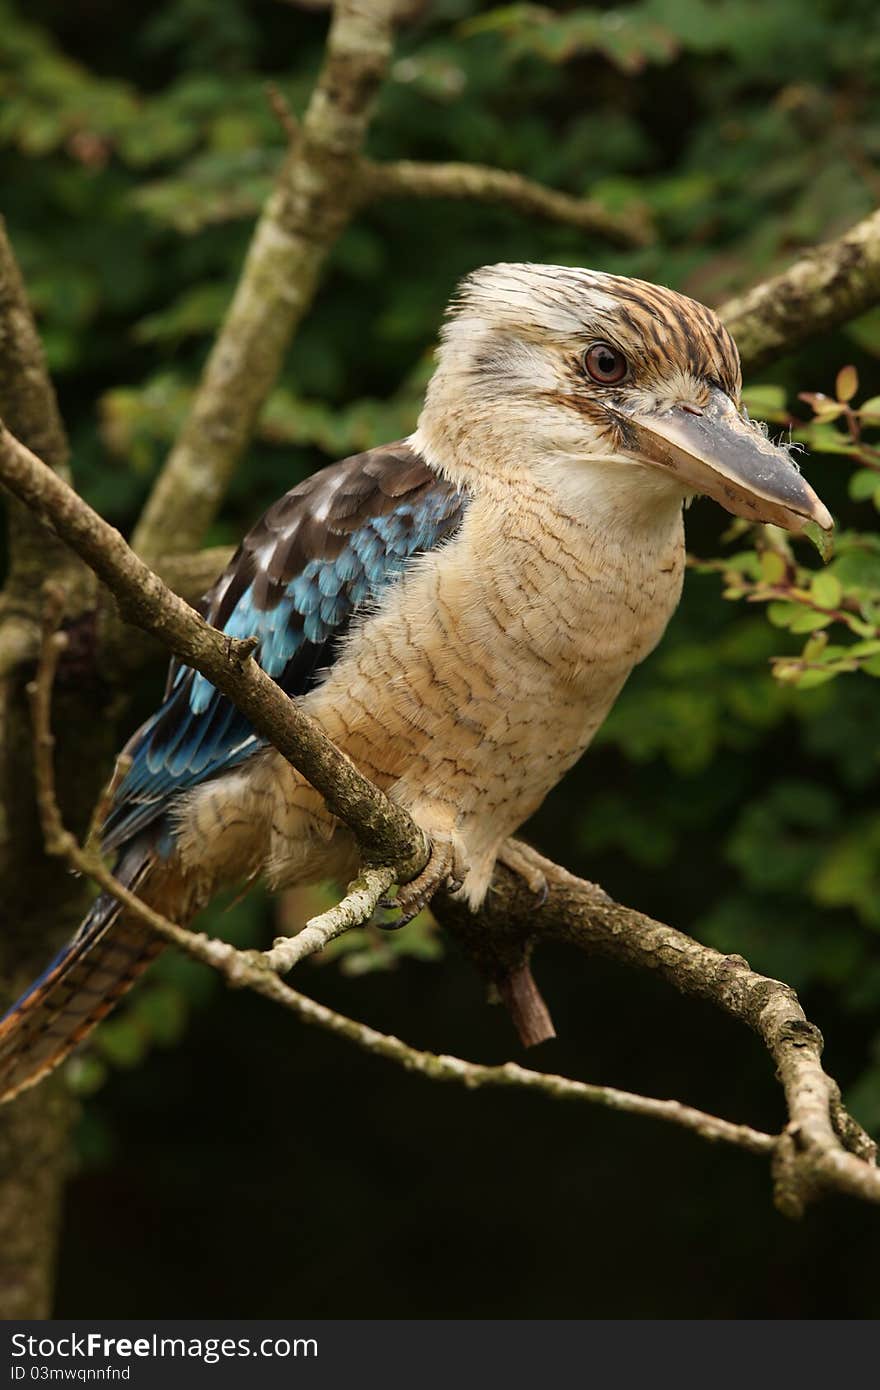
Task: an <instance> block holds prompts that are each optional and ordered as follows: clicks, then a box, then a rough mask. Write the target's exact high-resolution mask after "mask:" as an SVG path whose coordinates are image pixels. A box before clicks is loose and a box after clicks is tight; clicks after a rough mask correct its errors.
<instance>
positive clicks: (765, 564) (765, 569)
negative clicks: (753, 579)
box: [761, 550, 785, 584]
mask: <svg viewBox="0 0 880 1390" xmlns="http://www.w3.org/2000/svg"><path fill="white" fill-rule="evenodd" d="M761 578H762V579H763V580H764V582H765V583H766V584H778V583H780V581H781V580H782V579H784V578H785V560H784V558H783V556H782V555H780V553H779V551H778V550H765V551H764V553H763V555H762V556H761Z"/></svg>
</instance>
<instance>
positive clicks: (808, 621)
mask: <svg viewBox="0 0 880 1390" xmlns="http://www.w3.org/2000/svg"><path fill="white" fill-rule="evenodd" d="M833 622H834V618H833V617H832V616H831V614H830V613H814V612H813V610H812V609H811V608H802V609H800V611H799V612H798V613H796V614H795V616H794V617H793V618H792V620H791V622H790V623H789V624H788V628H789V631H790V632H817V631H818V629H819V628H820V627H827V626H828V624H829V623H833Z"/></svg>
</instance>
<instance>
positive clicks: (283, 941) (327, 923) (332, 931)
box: [264, 866, 394, 975]
mask: <svg viewBox="0 0 880 1390" xmlns="http://www.w3.org/2000/svg"><path fill="white" fill-rule="evenodd" d="M393 883H394V870H393V869H389V868H388V867H387V866H380V867H378V868H370V867H367V868H365V869H364V870H363V872H362V873H361V874H360V875H359V876H358V878H356V879H355V881H354V883H350V884H349V885H348V890H347V892H346V894H345V897H344V898H342V899H340V901H339V902H338V903H337V904H336V905H335V907H331V908H329V909H328V910H327V911H326V912H322V913H320V914H319V915H318V916H317V917H312V918H310V920H309V921H308V922H306V924H305V926H304V927H303V929H302V931H300V932H297V934H296V936H279V937H277V939H276V940H275V941H274V942H273V943H272V949H271V951H266V952H265V953H264V958H265V961H266V964H267V965H268V966H269V968H270V969H271V970H274V971H275V972H276V974H278V975H286V974H287V973H288V971H289V970H292V969H293V967H294V966H295V965H298V964H299V962H300V961H301V960H304V959H305V957H306V956H311V955H314V954H315V952H316V951H323V949H324V947H325V946H327V945H329V944H330V942H331V941H334V940H335V939H336V937H337V936H342V934H343V932H347V931H350V930H351V928H352V927H360V926H363V924H364V922H368V921H369V919H370V917H371V916H372V915H373V913H374V912H375V910H376V906H377V904H378V902H379V899H380V898H381V897H382V896H383V894H384V893H387V892H388V889H389V888H390V887H391V886H392V884H393Z"/></svg>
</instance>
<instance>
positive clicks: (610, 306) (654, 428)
mask: <svg viewBox="0 0 880 1390" xmlns="http://www.w3.org/2000/svg"><path fill="white" fill-rule="evenodd" d="M741 385H742V379H741V373H740V363H739V354H738V352H737V349H736V345H735V343H734V341H733V339H732V338H731V336H730V334H729V333H728V331H727V329H726V328H725V327H724V325H723V323H722V322H721V320H720V319H719V318H718V316H717V315H716V314H714V313H713V312H712V310H711V309H707V308H706V307H705V306H704V305H702V304H698V303H697V302H696V301H695V300H693V299H688V298H686V297H685V296H684V295H680V294H675V293H674V292H673V291H672V290H668V289H663V288H661V287H660V286H658V285H651V284H647V283H646V282H645V281H643V280H631V279H628V278H624V277H622V276H617V275H605V274H601V273H599V272H597V271H591V270H581V269H574V268H570V267H565V266H551V265H528V264H501V265H494V266H486V267H484V268H483V269H482V270H478V271H475V272H474V273H473V274H472V275H469V276H468V277H467V279H465V280H464V281H463V282H462V284H461V285H460V287H459V289H458V292H457V294H456V297H455V299H454V300H453V302H452V304H451V306H450V310H449V316H448V319H447V322H446V325H445V327H444V331H443V340H442V345H441V349H440V354H439V360H438V366H437V370H436V372H435V374H434V377H433V378H432V381H431V383H430V385H429V388H428V394H427V397H426V401H425V407H424V410H423V412H422V416H421V418H420V420H419V429H418V432H417V436H416V439H417V442H418V443H419V444H420V445H421V447H422V448H424V449H425V451H426V452H427V453H428V455H429V456H431V457H434V458H435V459H436V460H437V461H438V462H440V464H441V465H442V466H444V467H445V468H447V469H448V471H450V472H451V473H453V474H455V473H460V474H462V475H463V476H467V475H468V474H470V475H471V476H473V473H474V469H475V468H476V469H477V470H478V469H479V468H480V467H481V466H483V464H482V463H481V460H486V461H488V462H487V464H486V466H489V467H493V466H494V467H495V468H496V469H497V468H498V467H503V468H506V469H507V470H508V471H516V470H519V469H523V468H528V469H531V470H532V471H534V470H535V469H538V470H539V471H540V472H541V474H542V476H543V478H544V479H545V480H548V479H549V480H550V481H551V482H552V480H553V476H554V473H555V475H556V477H557V479H561V478H562V477H563V476H564V477H566V478H567V479H568V480H569V482H571V480H572V479H573V478H574V477H576V476H577V474H578V471H579V470H580V471H581V473H586V472H587V471H588V472H589V474H590V476H591V477H592V478H593V479H594V480H595V478H596V477H597V476H599V477H602V478H604V479H607V481H608V482H609V483H610V481H611V479H612V477H614V479H615V480H616V483H617V487H618V490H619V487H620V484H621V478H622V477H624V476H625V479H626V487H627V492H628V493H631V492H632V488H633V485H635V487H636V489H637V490H641V491H643V493H644V495H645V497H646V499H650V498H651V497H654V498H656V497H657V496H658V495H659V494H663V495H666V496H667V497H670V496H671V497H673V498H681V497H686V496H689V495H693V494H696V493H703V494H705V495H707V496H709V497H713V498H714V499H715V500H716V501H717V502H720V503H721V505H722V506H723V507H726V508H727V510H728V511H730V512H733V513H734V515H736V516H742V517H745V518H746V519H747V520H749V521H769V522H774V523H775V524H776V525H778V526H784V527H786V528H787V529H788V530H790V531H794V532H797V531H801V530H803V527H804V525H805V524H806V523H807V522H809V521H813V522H816V523H817V524H818V525H819V526H820V527H822V528H823V529H825V530H828V529H830V527H831V525H832V522H831V517H830V515H829V513H828V511H827V509H826V508H825V506H824V505H823V503H822V502H821V501H820V499H819V498H818V497H817V495H816V493H815V492H814V491H813V489H812V488H811V487H810V486H809V484H808V483H807V482H806V481H805V479H804V478H803V477H802V476H801V473H800V472H799V470H798V468H797V466H796V464H795V463H794V461H793V459H792V457H791V454H790V452H789V450H788V449H787V448H785V447H784V446H781V445H778V444H774V443H772V442H771V441H770V440H769V439H768V437H767V435H766V433H765V432H764V430H763V429H762V428H761V427H760V426H759V425H757V424H755V423H754V422H753V421H751V420H749V418H748V416H747V415H746V413H745V412H744V410H743V409H742V407H741V404H740V390H741ZM586 465H592V466H591V467H589V469H588V470H587V469H586V468H585V466H586ZM624 470H626V472H625V474H624Z"/></svg>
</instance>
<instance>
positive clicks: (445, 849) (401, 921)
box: [379, 839, 467, 931]
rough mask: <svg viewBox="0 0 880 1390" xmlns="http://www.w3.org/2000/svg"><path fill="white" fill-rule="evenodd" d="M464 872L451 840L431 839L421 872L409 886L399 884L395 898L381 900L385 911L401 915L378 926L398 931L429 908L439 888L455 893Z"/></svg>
mask: <svg viewBox="0 0 880 1390" xmlns="http://www.w3.org/2000/svg"><path fill="white" fill-rule="evenodd" d="M466 873H467V867H466V865H465V864H464V862H463V860H462V857H461V851H460V850H459V848H458V846H457V844H456V843H455V842H454V841H453V840H451V839H450V840H446V839H443V840H440V839H437V840H432V841H431V854H430V858H429V859H428V862H427V864H426V865H425V867H424V868H423V869H422V872H421V873H420V874H417V875H416V877H415V878H414V879H412V880H411V881H410V882H409V883H403V884H401V886H400V887H399V888H398V890H397V897H396V898H382V899H380V902H379V906H380V907H382V908H385V909H386V910H388V911H390V910H392V909H393V910H394V911H395V912H399V914H400V915H399V917H396V918H395V919H394V921H393V922H380V923H379V926H381V927H382V928H383V929H384V930H385V931H399V930H400V928H401V927H405V926H406V924H407V922H411V921H412V920H413V918H414V917H417V916H418V915H419V913H420V912H421V911H422V910H423V909H424V908H426V907H427V906H428V903H429V902H430V901H431V899H432V898H433V897H434V895H435V893H439V891H440V889H441V888H445V889H446V890H447V892H449V893H457V892H458V890H459V889H460V888H461V886H462V884H463V882H464V879H465V875H466Z"/></svg>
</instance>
